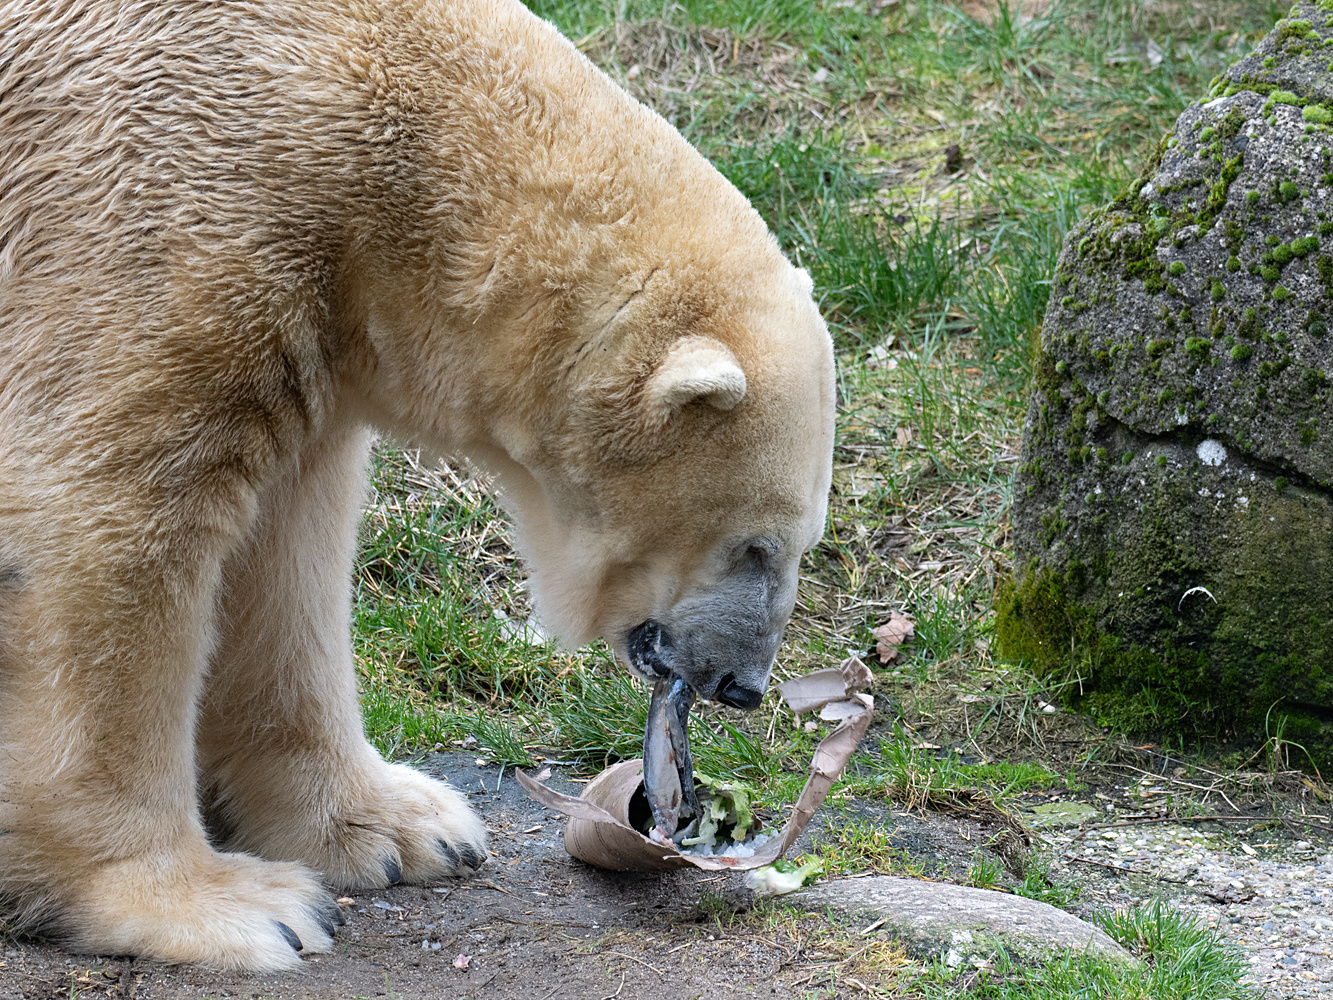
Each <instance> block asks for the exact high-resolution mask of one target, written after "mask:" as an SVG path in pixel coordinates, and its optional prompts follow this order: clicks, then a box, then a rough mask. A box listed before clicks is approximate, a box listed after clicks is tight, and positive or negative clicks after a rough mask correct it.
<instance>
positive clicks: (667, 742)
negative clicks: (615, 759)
mask: <svg viewBox="0 0 1333 1000" xmlns="http://www.w3.org/2000/svg"><path fill="white" fill-rule="evenodd" d="M693 705H694V689H693V688H692V687H690V686H689V684H687V683H686V682H685V681H683V680H681V679H680V678H679V677H664V678H662V679H661V680H659V681H657V683H655V684H654V685H653V696H652V700H651V701H649V703H648V725H647V728H646V729H645V730H644V734H643V790H644V795H645V797H646V798H647V799H648V806H649V808H650V809H652V812H653V820H654V822H655V824H656V825H655V826H654V827H653V829H652V830H650V831H649V833H648V837H649V839H650V840H653V841H654V842H656V843H659V844H669V843H670V842H671V837H672V835H673V834H674V833H675V832H676V829H677V827H678V826H679V825H680V821H681V819H682V818H688V817H690V816H694V815H697V814H698V812H699V799H698V797H697V796H696V794H695V791H694V762H693V760H692V759H691V757H690V741H689V733H688V728H687V723H688V722H689V718H690V708H691V706H693Z"/></svg>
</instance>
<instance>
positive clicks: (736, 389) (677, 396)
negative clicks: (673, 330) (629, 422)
mask: <svg viewBox="0 0 1333 1000" xmlns="http://www.w3.org/2000/svg"><path fill="white" fill-rule="evenodd" d="M646 394H647V398H648V403H649V406H651V407H652V408H653V409H654V410H656V411H657V412H658V414H659V415H660V416H662V417H670V416H672V415H673V414H674V413H676V411H678V410H679V409H680V408H681V407H683V406H685V405H686V404H688V403H695V402H699V403H707V404H708V405H709V406H715V407H717V409H719V410H730V409H731V408H732V407H734V406H735V405H736V404H737V403H739V402H740V401H741V400H742V399H744V398H745V372H743V371H742V370H741V366H740V365H739V364H738V363H737V361H736V356H735V355H734V354H732V353H731V351H730V350H728V349H727V346H726V345H725V344H723V343H722V342H721V341H720V340H714V339H713V338H711V337H682V338H681V339H680V340H678V341H676V343H675V344H673V345H672V347H671V350H669V351H668V352H667V356H666V357H665V358H664V359H663V360H662V363H661V364H660V365H659V366H658V368H657V371H655V372H653V374H652V377H651V378H649V380H648V385H647V388H646Z"/></svg>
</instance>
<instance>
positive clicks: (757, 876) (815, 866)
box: [745, 858, 824, 896]
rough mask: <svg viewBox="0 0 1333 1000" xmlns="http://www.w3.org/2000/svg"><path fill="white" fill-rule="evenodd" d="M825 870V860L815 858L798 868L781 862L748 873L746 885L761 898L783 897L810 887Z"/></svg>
mask: <svg viewBox="0 0 1333 1000" xmlns="http://www.w3.org/2000/svg"><path fill="white" fill-rule="evenodd" d="M823 870H824V860H823V859H822V858H814V859H812V860H810V861H807V862H806V863H805V864H803V865H801V867H799V868H797V867H796V866H795V865H793V864H792V863H791V862H790V861H785V860H783V861H779V862H778V863H777V864H772V865H768V866H767V867H764V868H755V869H754V870H753V871H750V872H746V874H745V884H746V885H747V886H749V887H750V888H751V889H753V890H754V891H755V893H757V894H758V895H760V896H783V895H786V894H787V893H789V892H795V891H796V890H797V889H799V888H801V886H803V885H809V884H810V883H811V882H813V881H814V880H815V878H816V877H817V876H818V875H819V873H820V872H822V871H823Z"/></svg>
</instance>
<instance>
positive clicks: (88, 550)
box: [0, 0, 833, 970]
mask: <svg viewBox="0 0 1333 1000" xmlns="http://www.w3.org/2000/svg"><path fill="white" fill-rule="evenodd" d="M687 337H690V338H703V339H707V340H710V341H713V342H716V343H717V344H719V345H721V352H725V354H726V355H727V356H729V358H730V359H731V360H730V361H728V360H726V359H723V360H722V361H720V362H719V360H718V359H719V358H720V357H721V356H722V354H721V352H718V351H714V354H713V355H712V360H711V361H706V362H705V363H704V365H703V367H704V369H706V372H705V374H708V372H711V375H710V376H709V377H711V378H713V382H709V383H708V384H707V385H702V388H700V387H699V386H696V389H699V391H698V392H697V393H694V394H693V395H691V393H692V392H693V390H690V391H686V392H683V393H677V394H676V395H675V396H671V395H670V393H668V396H669V397H670V399H671V401H672V407H671V408H672V409H673V411H674V412H672V413H671V414H670V415H669V416H664V414H663V412H662V398H660V397H659V396H658V395H655V394H654V393H652V392H649V391H646V386H648V385H649V384H650V383H651V382H652V380H653V376H654V372H655V371H657V370H658V369H659V368H660V367H661V366H662V364H663V361H664V359H665V358H667V357H668V356H670V355H671V352H672V349H673V345H676V344H678V343H679V342H680V341H681V339H682V338H687ZM719 365H720V367H719ZM728 365H734V367H735V369H736V371H731V370H729V369H728V367H727V366H728ZM710 366H711V367H710ZM832 370H833V369H832V353H831V347H830V343H829V339H828V335H827V332H826V331H825V329H824V326H823V323H822V322H821V321H820V318H819V316H818V313H817V312H816V310H815V308H814V305H813V303H812V302H811V300H810V283H809V278H808V276H806V275H805V274H804V273H803V272H800V271H797V270H795V269H793V268H792V267H791V266H790V265H789V264H788V263H787V262H786V261H785V260H784V259H783V258H782V256H781V254H780V253H779V252H778V250H777V247H776V245H775V243H774V242H773V240H772V238H771V237H770V236H769V235H768V234H767V232H766V231H765V229H764V226H763V224H762V222H761V221H760V220H759V218H758V217H757V216H756V215H755V213H754V212H753V211H752V210H751V208H750V207H749V205H748V204H747V203H746V202H745V200H744V198H742V197H741V196H740V195H739V194H738V193H737V192H736V191H735V190H734V189H733V188H731V186H730V185H728V184H727V183H726V182H725V181H724V180H723V179H722V178H721V177H720V176H719V175H718V174H717V173H716V172H715V171H714V170H713V169H712V168H711V167H709V166H708V165H707V164H706V163H705V162H704V161H703V160H702V159H701V158H700V157H699V156H698V155H697V154H696V153H695V151H694V150H692V149H691V148H690V147H689V146H688V144H686V143H685V142H684V141H683V140H682V139H681V138H680V136H679V135H678V134H677V133H676V132H675V131H674V130H673V129H672V128H670V126H668V125H667V124H666V123H665V122H664V121H662V120H661V119H660V118H658V117H657V116H655V115H654V114H652V113H651V112H649V111H648V110H646V109H645V108H643V107H641V106H640V105H638V104H636V103H635V102H634V101H632V100H631V99H629V98H628V97H627V96H626V95H625V94H623V93H622V92H621V91H619V90H618V89H617V88H616V87H615V86H614V85H613V84H611V83H610V82H609V81H608V80H607V79H606V78H605V77H604V76H603V75H601V74H600V73H599V72H597V71H596V70H595V69H594V68H593V67H592V66H591V65H590V64H589V63H588V62H587V61H586V60H585V59H583V58H582V57H581V56H580V55H579V54H578V53H577V52H576V51H575V50H574V49H573V47H572V46H571V45H570V44H569V43H568V42H567V41H565V40H564V39H562V38H561V37H560V36H559V35H558V34H557V33H556V32H555V31H554V30H553V29H552V28H551V27H550V26H549V25H546V24H545V23H543V22H541V21H539V20H537V19H536V18H534V17H533V16H532V15H530V14H529V13H528V12H527V11H526V10H525V9H524V8H523V7H521V6H520V5H519V4H518V3H517V2H514V0H494V2H480V0H458V2H446V0H348V2H344V0H339V2H333V0H311V2H299V3H298V2H293V0H265V2H257V0H233V2H228V3H221V4H219V3H211V2H203V0H123V2H112V0H78V2H75V0H14V2H10V3H8V4H5V5H3V6H0V906H3V907H5V908H6V909H5V912H6V913H8V914H10V915H12V916H15V917H17V918H18V919H19V920H20V921H21V922H24V923H26V924H27V925H29V926H35V927H39V928H44V929H46V930H48V931H49V932H51V933H52V934H55V935H57V936H58V937H61V938H63V939H64V940H66V941H68V942H69V943H71V944H72V945H73V946H75V947H77V948H81V949H84V950H87V951H91V952H97V953H102V954H108V953H117V952H123V953H133V954H139V955H146V956H152V957H157V958H163V959H170V960H176V961H194V962H201V963H205V964H209V965H213V966H218V967H224V968H235V969H253V970H266V969H274V968H279V967H282V966H283V965H287V964H291V963H292V962H293V961H294V960H295V952H294V951H293V950H292V948H291V946H290V945H289V944H288V943H287V939H286V936H285V935H284V934H283V933H282V929H281V928H280V927H279V926H278V925H279V923H281V924H284V925H286V926H287V927H288V928H289V929H290V930H291V931H292V932H294V933H295V934H296V935H297V936H298V937H299V938H300V941H301V943H302V944H303V946H304V949H305V950H306V951H312V950H322V949H326V948H328V947H329V944H330V940H329V937H328V935H327V933H326V928H325V926H323V925H322V924H321V920H320V914H321V908H322V907H326V906H327V905H328V898H329V897H328V895H327V892H326V890H325V889H323V888H321V886H320V881H321V880H322V881H324V882H325V883H326V884H327V885H331V886H334V887H371V886H377V885H383V884H385V883H386V882H387V881H388V879H389V877H390V875H391V874H394V873H401V875H402V877H403V878H405V879H411V880H420V881H424V880H429V879H434V878H438V877H440V876H442V875H446V874H448V873H450V872H451V871H453V870H454V869H455V868H456V867H457V865H458V864H459V859H460V857H462V858H463V859H464V860H466V859H467V857H469V856H471V857H474V858H475V857H478V856H480V855H479V853H478V852H481V851H482V850H483V844H484V830H483V828H482V825H481V823H480V822H479V821H478V820H477V818H476V817H475V816H474V815H473V814H472V813H471V812H470V811H469V810H468V809H467V807H466V805H465V804H464V802H463V801H462V800H461V798H460V797H459V796H458V795H457V793H455V792H453V791H452V790H450V789H449V788H448V787H447V786H445V785H443V784H441V783H439V782H435V781H431V780H429V779H426V778H424V777H422V776H421V775H419V774H417V773H416V772H414V771H412V770H410V769H408V768H405V767H401V766H393V765H388V764H385V763H384V762H383V761H382V760H381V759H380V758H379V756H378V755H377V754H376V753H375V752H374V751H373V749H372V748H371V747H370V746H369V745H368V744H367V743H366V741H365V739H364V737H363V735H362V730H361V723H360V719H359V716H358V713H357V705H356V693H355V676H354V672H353V664H352V657H351V651H350V648H349V641H348V625H349V573H350V567H351V562H352V555H353V546H354V539H355V528H356V524H357V518H358V504H359V501H360V498H361V495H362V489H363V482H364V466H365V461H366V455H367V441H368V437H367V430H366V429H367V428H371V427H373V428H376V429H378V430H380V431H383V432H388V433H390V434H393V435H396V436H398V437H399V438H400V439H405V440H411V441H415V442H417V443H419V444H421V445H423V446H424V447H426V448H428V449H431V450H433V451H435V452H437V453H441V454H458V455H464V456H467V457H469V458H471V459H472V460H474V461H476V462H478V463H480V464H481V465H483V466H485V467H487V468H489V469H491V470H492V471H493V472H495V473H496V474H497V475H498V477H499V481H500V483H501V486H502V489H503V491H504V498H505V502H506V504H507V505H508V507H509V509H510V510H511V512H512V513H513V514H514V516H515V519H516V522H517V526H518V530H519V532H520V537H521V539H522V545H523V548H524V551H525V555H526V556H527V557H528V559H529V562H530V565H531V568H532V572H533V581H534V591H535V595H536V598H537V601H538V604H539V608H540V612H541V615H542V617H543V620H544V621H545V622H546V623H547V624H548V626H550V627H553V628H554V629H556V630H557V631H558V632H559V633H560V634H561V635H562V637H563V638H564V639H566V640H567V641H569V642H574V643H577V642H582V641H584V640H586V639H589V638H591V637H593V636H596V635H605V636H607V637H608V639H610V640H611V641H612V642H613V643H616V644H618V646H619V645H620V644H622V642H623V636H624V632H625V630H626V629H627V628H630V627H632V626H633V625H635V624H637V623H638V622H639V621H642V620H643V619H644V618H645V617H646V616H647V615H648V614H650V613H652V612H653V609H654V608H659V607H662V606H665V605H669V604H670V603H671V602H672V601H674V600H678V599H679V598H680V596H681V595H683V594H688V593H690V592H692V590H698V589H699V588H701V587H705V586H707V581H708V580H709V579H711V578H712V576H715V575H716V573H717V571H718V570H717V564H718V560H719V558H720V556H719V555H718V553H719V552H721V551H722V550H723V549H724V548H725V547H726V545H728V544H730V542H732V541H734V540H736V539H738V538H743V537H747V536H749V535H753V534H756V533H763V534H765V535H766V536H770V537H773V538H776V539H780V540H781V541H782V543H783V544H784V545H785V546H787V547H788V548H789V549H790V550H791V551H794V552H799V551H800V550H801V549H803V548H806V547H808V546H809V545H811V544H813V542H814V541H815V540H816V539H817V538H818V537H819V534H820V531H821V529H822V526H823V520H824V514H825V506H824V505H825V497H826V494H827V491H828V485H829V475H830V454H831V448H832V425H833V377H832ZM737 372H739V373H740V375H741V378H739V379H738V378H737V377H736V375H737ZM704 381H705V382H707V379H705V380H704ZM714 382H715V383H716V385H714V384H713V383H714ZM719 387H720V390H721V395H717V396H716V397H715V398H713V399H712V401H711V403H710V399H709V398H708V397H709V396H710V393H715V392H717V391H718V390H719ZM728 402H729V403H730V404H731V406H730V408H726V407H725V406H722V405H714V404H721V403H728ZM621 651H622V652H623V649H622V650H621ZM201 805H202V811H201ZM205 820H206V821H207V824H208V828H209V829H210V830H211V831H212V833H213V835H214V837H215V841H216V842H217V843H218V844H219V846H221V847H222V848H225V849H228V850H233V851H245V852H248V853H246V854H238V853H219V852H218V851H217V850H215V849H214V847H213V846H210V842H209V840H208V839H207V837H206V834H205ZM446 845H447V846H446ZM261 859H263V860H261Z"/></svg>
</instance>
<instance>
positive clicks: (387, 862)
mask: <svg viewBox="0 0 1333 1000" xmlns="http://www.w3.org/2000/svg"><path fill="white" fill-rule="evenodd" d="M370 777H371V779H372V780H371V781H370V782H369V784H370V788H368V789H367V790H366V792H364V793H363V794H362V796H361V801H360V802H358V803H357V804H356V806H355V807H354V808H353V809H352V810H350V811H349V813H348V815H346V816H345V817H343V819H342V821H341V823H339V824H338V825H339V827H340V829H338V830H337V831H335V836H334V837H332V838H331V839H330V841H329V846H330V847H331V848H332V851H331V852H330V853H329V855H328V856H327V857H322V858H321V857H311V856H309V855H308V854H307V855H306V856H304V857H305V860H306V862H307V863H309V864H311V865H313V866H315V867H317V868H319V869H320V870H321V871H322V872H323V873H324V876H325V878H327V879H328V880H329V882H330V883H331V884H332V885H334V886H336V887H338V888H342V889H378V888H381V887H383V886H386V885H394V884H396V883H398V882H409V883H414V884H420V883H427V882H435V881H438V880H440V879H442V878H445V877H447V876H451V875H459V874H470V873H471V872H474V871H476V870H477V869H478V868H480V867H481V866H482V864H484V863H485V861H486V857H487V854H486V827H485V825H484V824H483V823H482V821H481V819H480V818H478V816H477V814H476V813H474V812H473V811H472V808H471V807H470V806H469V805H468V804H467V800H466V799H464V797H463V796H462V795H461V794H459V793H458V792H457V791H455V790H454V789H452V788H450V787H449V786H448V785H446V784H444V782H441V781H437V780H435V779H434V778H429V777H427V776H426V775H424V774H421V773H420V772H419V771H417V770H415V769H413V768H411V767H408V766H406V765H404V764H384V763H379V766H378V767H377V768H375V769H374V772H373V773H372V775H371V776H370Z"/></svg>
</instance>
